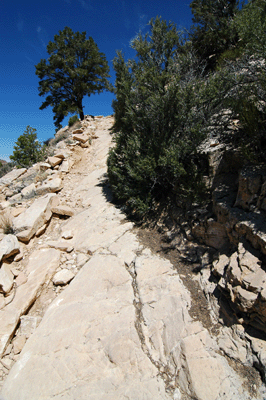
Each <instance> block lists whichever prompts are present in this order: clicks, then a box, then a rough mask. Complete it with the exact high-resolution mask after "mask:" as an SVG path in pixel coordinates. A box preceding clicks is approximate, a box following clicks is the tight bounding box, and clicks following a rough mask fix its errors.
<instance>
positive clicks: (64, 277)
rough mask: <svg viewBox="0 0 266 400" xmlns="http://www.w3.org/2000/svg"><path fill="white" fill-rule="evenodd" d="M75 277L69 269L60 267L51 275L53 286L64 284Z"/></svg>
mask: <svg viewBox="0 0 266 400" xmlns="http://www.w3.org/2000/svg"><path fill="white" fill-rule="evenodd" d="M74 277H75V275H74V274H73V272H71V271H69V269H62V270H61V271H59V272H57V273H56V274H55V275H54V277H53V279H52V280H53V284H54V285H55V286H58V285H60V286H65V285H67V284H68V283H69V282H70V281H72V279H73V278H74Z"/></svg>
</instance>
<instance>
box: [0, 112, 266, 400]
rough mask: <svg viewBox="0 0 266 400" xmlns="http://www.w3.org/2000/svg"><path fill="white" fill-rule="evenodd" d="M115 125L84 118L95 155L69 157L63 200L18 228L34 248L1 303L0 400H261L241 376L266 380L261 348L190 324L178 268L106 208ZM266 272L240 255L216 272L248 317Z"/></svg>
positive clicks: (40, 203)
mask: <svg viewBox="0 0 266 400" xmlns="http://www.w3.org/2000/svg"><path fill="white" fill-rule="evenodd" d="M112 123H113V120H112V118H110V117H106V118H104V117H100V118H95V119H93V118H91V117H86V119H85V121H83V123H82V129H81V131H80V132H79V133H77V132H76V133H75V134H76V135H81V136H84V137H86V138H87V139H88V138H91V137H94V138H97V140H95V141H93V142H92V145H91V147H89V148H86V147H85V148H82V147H81V146H80V145H76V144H75V143H74V144H73V143H72V144H71V145H69V149H70V148H71V149H73V152H72V154H71V156H69V158H68V159H67V163H68V166H67V168H65V170H64V174H65V175H64V178H63V179H62V178H61V177H60V179H62V190H61V191H60V193H58V194H57V195H55V194H48V195H46V196H43V197H41V198H37V199H34V201H33V202H32V203H27V206H28V208H27V209H26V210H25V211H24V212H22V213H21V214H20V215H19V216H18V217H16V218H15V219H14V226H15V229H16V231H17V236H18V237H24V238H26V239H25V241H27V240H30V241H29V243H28V244H27V245H25V244H23V243H22V244H21V246H23V259H22V260H20V261H18V262H17V263H18V264H15V265H17V267H16V268H12V271H14V274H15V276H16V279H15V281H17V282H18V283H20V284H17V285H13V287H12V289H10V293H9V294H8V296H7V298H5V297H1V298H0V307H1V302H2V303H3V304H4V307H3V308H2V309H0V318H1V324H0V352H1V355H2V356H3V358H2V360H1V362H2V367H1V366H0V378H1V377H3V376H4V377H5V381H4V383H3V386H2V393H1V395H2V397H3V398H4V400H18V399H19V400H26V399H27V400H29V399H34V400H50V399H55V400H56V399H58V400H59V399H69V400H76V399H78V400H88V399H90V400H94V399H95V400H101V399H102V400H117V399H125V400H126V399H130V400H144V399H145V400H157V399H158V400H159V399H160V400H170V399H173V400H192V399H197V400H225V399H226V400H255V399H256V400H257V399H258V400H263V398H264V397H265V391H264V386H263V385H262V383H261V380H260V378H259V377H258V374H257V375H254V377H256V378H254V379H253V381H252V382H251V381H250V379H249V377H250V375H248V374H247V373H246V374H245V373H244V372H245V371H246V369H245V368H246V367H245V364H248V362H249V364H248V365H250V364H252V363H253V364H254V365H255V364H256V365H260V368H261V371H262V375H263V373H264V369H263V368H264V365H266V348H265V346H264V345H263V342H262V341H261V340H260V339H259V338H254V337H253V336H248V335H247V334H246V333H245V332H244V328H243V327H242V325H240V324H238V325H237V326H236V328H235V329H233V328H226V329H221V332H220V333H219V334H217V335H216V336H213V335H212V334H211V333H210V331H209V330H208V329H207V327H206V326H203V324H202V323H201V322H200V321H199V320H198V319H197V318H195V317H193V315H192V313H191V308H192V307H193V304H192V296H191V293H190V292H189V290H188V289H187V288H186V287H185V286H184V284H183V282H182V280H181V277H180V276H179V274H178V273H177V270H176V268H174V266H173V264H172V263H171V262H170V261H169V260H167V259H165V258H163V257H162V256H160V255H159V254H157V253H153V252H152V251H151V250H149V249H148V248H146V247H145V246H144V245H143V244H141V243H140V241H139V239H138V238H137V236H136V234H135V228H134V226H133V224H132V223H131V222H129V221H127V220H126V219H125V217H124V215H123V214H122V212H121V211H120V210H118V209H117V208H115V207H114V205H112V203H111V202H110V200H111V199H112V194H111V193H110V191H109V189H108V186H107V185H106V157H107V154H108V150H109V147H110V145H111V136H110V134H109V129H110V127H111V125H112ZM92 132H93V136H92ZM87 142H88V143H89V142H90V141H88V140H87V141H86V143H87ZM81 143H82V141H81ZM63 147H64V144H63V145H62V148H63ZM68 154H69V153H68ZM59 156H60V153H59V152H58V157H57V158H58V159H60V160H61V161H62V160H63V156H65V154H62V156H61V157H59ZM216 158H217V159H218V158H219V157H218V156H217V157H216ZM216 158H215V159H216ZM56 167H57V166H56V165H55V168H56ZM70 168H71V169H70ZM215 168H216V167H215ZM215 168H214V169H215ZM217 168H218V167H217ZM51 174H53V172H51ZM55 179H56V178H55ZM254 190H255V191H256V190H257V189H254ZM256 193H257V192H256ZM59 204H64V206H59ZM60 207H61V211H60ZM49 221H50V224H49V225H48V222H49ZM206 221H208V223H207V225H206V226H207V231H208V229H209V237H211V236H212V235H213V239H212V241H211V243H210V245H211V246H213V247H214V248H216V249H219V248H220V242H219V238H222V240H224V242H225V241H226V233H225V230H224V227H223V226H222V223H220V222H219V221H218V222H217V221H214V220H212V219H211V218H209V219H208V218H206ZM43 227H44V229H43ZM185 231H186V232H187V235H188V236H189V235H190V234H191V231H190V229H188V228H186V227H185ZM37 232H38V236H39V237H36V236H34V235H35V234H36V233H37ZM64 239H65V240H64ZM202 258H203V257H202ZM13 265H14V264H13ZM204 271H206V272H208V271H207V270H204ZM260 271H261V269H260V262H259V260H258V259H257V258H256V257H255V256H253V255H252V254H251V253H249V252H247V251H246V249H244V248H242V247H241V246H240V247H239V249H238V252H237V254H235V255H232V256H228V257H227V256H226V255H221V256H220V258H218V259H217V261H216V262H215V263H214V264H213V273H214V275H215V277H216V278H217V280H219V281H221V285H223V288H224V290H225V291H228V293H229V296H235V299H237V300H236V303H237V304H238V305H241V307H242V309H243V310H244V308H245V309H247V310H249V309H250V307H253V309H254V307H255V306H256V304H258V303H257V302H258V300H257V299H258V298H259V299H264V298H266V295H265V292H266V291H264V288H263V286H262V285H261V283H260V282H261V280H263V279H264V275H263V274H262V275H261V272H260ZM251 273H252V274H253V275H252V276H251V275H250V274H251ZM226 285H227V286H228V289H227V286H226ZM229 285H231V286H229ZM246 292H247V293H248V294H247V293H246ZM209 319H210V317H209ZM19 323H20V328H19V329H17V327H18V324H19ZM13 337H14V339H13ZM12 339H13V341H12ZM224 355H226V357H225V356H224ZM229 359H230V362H228V360H229ZM233 360H237V363H238V364H237V366H238V368H237V367H236V365H235V364H234V362H233ZM239 365H241V368H242V370H241V368H240V367H239ZM265 370H266V369H265ZM243 371H244V372H243ZM1 374H2V375H1ZM1 379H2V380H3V378H1ZM263 393H264V394H263Z"/></svg>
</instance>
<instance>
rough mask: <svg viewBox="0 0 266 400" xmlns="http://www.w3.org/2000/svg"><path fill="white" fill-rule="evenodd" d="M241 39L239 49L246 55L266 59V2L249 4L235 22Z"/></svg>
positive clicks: (256, 0)
mask: <svg viewBox="0 0 266 400" xmlns="http://www.w3.org/2000/svg"><path fill="white" fill-rule="evenodd" d="M234 25H235V28H236V30H237V32H238V36H239V39H240V42H239V47H240V48H241V49H242V51H243V52H244V53H245V54H249V55H253V56H255V55H257V56H260V57H264V58H265V54H266V52H265V50H266V3H265V1H264V0H255V1H251V2H249V3H248V4H247V5H246V6H245V7H244V8H243V9H242V11H241V13H239V14H238V15H237V16H236V18H235V20H234Z"/></svg>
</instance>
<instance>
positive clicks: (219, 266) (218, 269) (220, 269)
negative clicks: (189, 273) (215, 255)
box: [213, 254, 230, 276]
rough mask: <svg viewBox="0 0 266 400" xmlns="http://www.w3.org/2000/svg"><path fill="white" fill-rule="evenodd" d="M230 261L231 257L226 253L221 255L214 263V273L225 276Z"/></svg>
mask: <svg viewBox="0 0 266 400" xmlns="http://www.w3.org/2000/svg"><path fill="white" fill-rule="evenodd" d="M229 262H230V259H229V258H228V257H227V256H226V255H225V254H222V255H220V257H219V259H218V260H216V261H214V263H213V273H214V274H215V275H217V276H223V274H224V271H225V268H226V267H227V266H228V264H229Z"/></svg>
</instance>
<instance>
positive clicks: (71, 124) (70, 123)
mask: <svg viewBox="0 0 266 400" xmlns="http://www.w3.org/2000/svg"><path fill="white" fill-rule="evenodd" d="M78 121H79V117H78V116H77V115H73V116H72V117H70V118H69V120H68V126H69V127H71V126H73V125H74V123H75V122H78Z"/></svg>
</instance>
